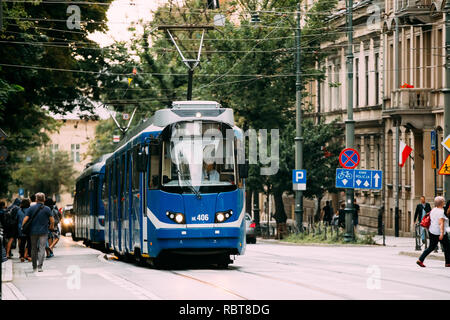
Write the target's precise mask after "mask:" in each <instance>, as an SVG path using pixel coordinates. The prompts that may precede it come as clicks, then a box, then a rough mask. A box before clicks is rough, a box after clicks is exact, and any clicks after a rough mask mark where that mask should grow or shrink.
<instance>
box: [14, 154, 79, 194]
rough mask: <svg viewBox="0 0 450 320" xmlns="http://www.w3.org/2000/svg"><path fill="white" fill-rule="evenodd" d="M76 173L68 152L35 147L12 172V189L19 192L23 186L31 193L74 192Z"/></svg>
mask: <svg viewBox="0 0 450 320" xmlns="http://www.w3.org/2000/svg"><path fill="white" fill-rule="evenodd" d="M27 158H28V160H29V161H27ZM75 174H76V171H75V169H74V168H73V161H72V160H71V159H70V156H69V154H68V153H67V152H64V151H57V152H53V153H52V152H51V151H50V150H49V149H48V148H44V149H34V150H31V151H29V152H27V153H26V156H24V157H23V158H22V162H20V163H19V164H18V165H17V169H16V170H15V171H14V172H13V173H12V177H13V182H12V184H11V185H10V191H11V192H17V190H18V188H19V187H22V188H24V189H25V190H26V191H29V192H30V193H36V192H44V193H45V194H46V195H49V196H53V195H54V194H60V193H61V191H63V190H67V191H68V192H72V190H73V186H74V182H75V178H74V177H75Z"/></svg>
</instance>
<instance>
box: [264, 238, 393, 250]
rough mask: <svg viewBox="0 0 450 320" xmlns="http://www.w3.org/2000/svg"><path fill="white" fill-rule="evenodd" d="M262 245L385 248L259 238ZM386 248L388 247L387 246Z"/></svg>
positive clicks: (377, 245) (379, 245) (378, 245)
mask: <svg viewBox="0 0 450 320" xmlns="http://www.w3.org/2000/svg"><path fill="white" fill-rule="evenodd" d="M257 239H258V241H259V242H260V243H271V244H279V245H288V246H299V247H347V248H348V247H355V248H358V247H370V248H374V247H383V245H382V244H378V243H377V244H353V243H349V244H343V243H339V244H334V243H295V242H285V241H280V240H268V239H262V238H257ZM385 247H386V246H385Z"/></svg>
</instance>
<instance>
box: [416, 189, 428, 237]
mask: <svg viewBox="0 0 450 320" xmlns="http://www.w3.org/2000/svg"><path fill="white" fill-rule="evenodd" d="M430 211H431V206H430V204H429V203H428V202H426V201H425V196H421V197H420V203H419V204H418V205H417V207H416V212H415V213H414V223H419V228H420V236H421V239H422V243H423V244H425V241H426V234H425V232H426V230H425V228H424V227H422V226H420V222H421V221H422V219H423V217H425V215H426V214H427V213H428V212H430Z"/></svg>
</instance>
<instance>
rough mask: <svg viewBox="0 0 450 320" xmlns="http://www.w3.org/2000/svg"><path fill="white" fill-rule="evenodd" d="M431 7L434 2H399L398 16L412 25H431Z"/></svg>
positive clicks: (403, 0) (405, 0)
mask: <svg viewBox="0 0 450 320" xmlns="http://www.w3.org/2000/svg"><path fill="white" fill-rule="evenodd" d="M431 5H432V0H397V8H398V10H397V16H398V17H399V18H403V19H404V21H405V22H409V23H412V24H415V23H429V22H431Z"/></svg>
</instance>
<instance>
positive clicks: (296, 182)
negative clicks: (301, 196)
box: [292, 170, 306, 190]
mask: <svg viewBox="0 0 450 320" xmlns="http://www.w3.org/2000/svg"><path fill="white" fill-rule="evenodd" d="M292 188H293V189H294V190H306V170H292Z"/></svg>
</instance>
